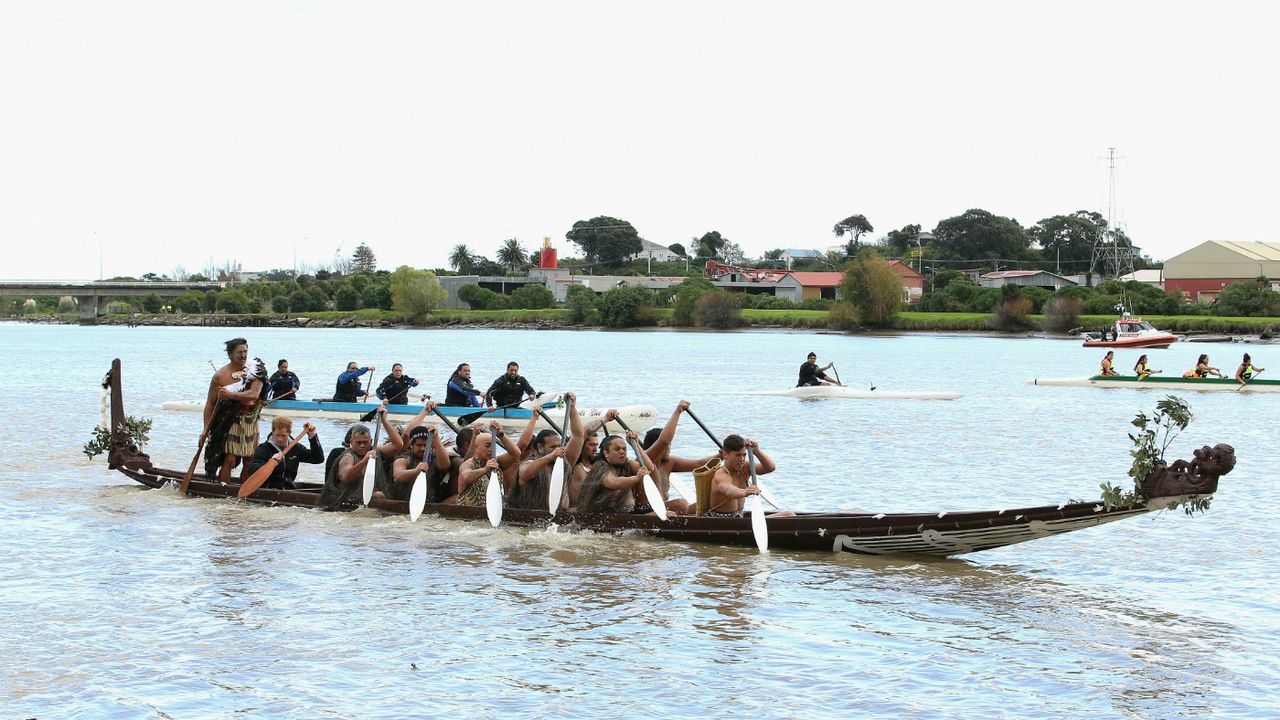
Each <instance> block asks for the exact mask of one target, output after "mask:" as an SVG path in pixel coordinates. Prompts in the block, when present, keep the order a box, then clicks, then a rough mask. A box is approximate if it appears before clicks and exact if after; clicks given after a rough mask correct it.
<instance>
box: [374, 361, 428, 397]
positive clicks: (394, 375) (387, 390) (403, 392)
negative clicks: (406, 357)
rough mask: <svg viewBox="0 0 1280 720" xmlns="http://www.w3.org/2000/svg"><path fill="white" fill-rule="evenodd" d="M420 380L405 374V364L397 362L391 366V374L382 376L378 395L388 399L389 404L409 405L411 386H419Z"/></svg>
mask: <svg viewBox="0 0 1280 720" xmlns="http://www.w3.org/2000/svg"><path fill="white" fill-rule="evenodd" d="M417 386H418V381H417V380H415V379H413V378H411V377H409V376H408V375H405V374H404V366H403V365H401V364H400V363H396V364H395V365H392V366H391V374H390V375H388V376H386V377H384V378H382V384H380V385H378V391H377V392H378V397H379V398H381V399H383V400H386V401H387V404H388V405H408V404H409V388H411V387H417Z"/></svg>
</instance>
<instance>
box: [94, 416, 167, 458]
mask: <svg viewBox="0 0 1280 720" xmlns="http://www.w3.org/2000/svg"><path fill="white" fill-rule="evenodd" d="M121 429H122V430H124V431H125V432H126V433H128V435H129V437H131V438H133V441H134V442H135V443H137V444H138V448H139V449H141V448H142V447H143V446H145V445H146V444H147V441H148V440H150V439H151V434H150V433H151V420H150V419H148V418H139V417H134V416H132V415H129V416H128V417H126V418H125V419H124V424H123V425H122V426H121ZM110 449H111V431H110V430H107V429H105V428H103V427H102V426H101V425H94V426H93V437H92V438H90V440H89V442H87V443H85V444H84V448H83V449H82V450H81V452H83V453H84V454H85V455H87V456H88V457H89V459H90V460H92V459H94V458H96V457H98V456H99V455H101V454H103V453H105V452H107V451H109V450H110Z"/></svg>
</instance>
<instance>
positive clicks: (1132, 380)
mask: <svg viewBox="0 0 1280 720" xmlns="http://www.w3.org/2000/svg"><path fill="white" fill-rule="evenodd" d="M1031 384H1032V385H1048V386H1050V387H1100V388H1129V389H1131V390H1132V389H1136V390H1165V391H1168V390H1199V391H1205V392H1212V391H1217V392H1224V391H1225V392H1241V393H1258V392H1280V380H1263V379H1262V378H1255V379H1253V380H1250V381H1249V382H1248V384H1246V385H1245V386H1244V387H1241V386H1240V383H1239V382H1238V381H1236V380H1235V379H1234V378H1184V377H1180V376H1176V375H1172V376H1169V377H1163V376H1160V375H1148V376H1147V379H1145V380H1139V379H1138V378H1137V376H1136V375H1107V376H1103V375H1094V376H1093V377H1074V378H1036V379H1034V380H1032V381H1031Z"/></svg>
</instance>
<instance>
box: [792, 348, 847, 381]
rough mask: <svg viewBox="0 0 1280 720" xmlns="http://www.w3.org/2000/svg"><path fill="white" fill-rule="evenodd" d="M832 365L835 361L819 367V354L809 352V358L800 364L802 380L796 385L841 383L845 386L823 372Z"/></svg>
mask: <svg viewBox="0 0 1280 720" xmlns="http://www.w3.org/2000/svg"><path fill="white" fill-rule="evenodd" d="M832 365H835V363H833V362H829V363H827V364H826V365H823V366H822V367H818V354H817V353H809V359H808V360H805V362H804V364H803V365H801V366H800V380H799V381H798V382H797V383H796V387H816V386H818V385H839V386H841V387H843V385H840V383H839V382H837V381H835V380H832V379H831V378H829V377H827V375H826V373H824V372H823V370H830V369H831V366H832Z"/></svg>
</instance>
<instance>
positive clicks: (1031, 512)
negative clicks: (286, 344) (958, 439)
mask: <svg viewBox="0 0 1280 720" xmlns="http://www.w3.org/2000/svg"><path fill="white" fill-rule="evenodd" d="M108 386H109V387H110V390H111V420H110V422H111V426H112V428H113V429H115V435H116V437H115V441H114V442H113V449H112V452H111V455H110V457H109V464H110V467H111V468H112V469H114V470H118V471H119V472H121V473H123V474H125V475H127V476H128V477H130V478H132V479H134V480H136V481H138V482H139V483H141V484H143V485H145V486H147V487H149V488H162V487H165V486H173V487H175V488H176V487H177V486H178V483H179V482H180V480H181V479H182V476H183V473H182V472H180V471H177V470H165V469H162V468H157V467H154V466H152V465H151V462H150V459H149V458H147V456H146V455H142V454H140V453H137V452H136V448H130V446H131V445H132V439H131V438H129V437H128V436H127V435H126V434H124V433H123V431H122V430H120V428H121V427H122V426H123V423H124V418H125V414H124V407H123V397H122V392H121V383H120V361H119V360H116V361H115V362H114V363H113V364H112V367H111V373H110V375H109V376H108ZM238 490H239V486H238V485H222V484H221V483H218V482H217V481H212V482H211V481H210V480H209V479H208V478H207V477H206V476H205V475H203V474H201V473H197V474H195V475H194V476H193V478H192V481H191V483H190V485H189V486H188V489H187V494H188V495H192V496H195V497H204V498H226V499H229V500H230V501H233V502H238V500H237V498H236V492H237V491H238ZM319 497H320V496H319V493H318V492H317V491H314V490H310V491H309V490H269V489H266V488H261V489H259V490H258V491H257V492H255V493H254V494H253V495H251V496H249V497H248V498H246V499H245V500H246V501H248V502H252V503H259V504H267V505H287V506H295V507H300V508H316V507H317V506H318V503H319ZM1181 499H1182V498H1181V497H1169V498H1156V499H1154V500H1151V501H1148V502H1147V503H1145V504H1142V505H1137V506H1133V507H1127V508H1111V509H1108V508H1106V507H1104V505H1103V503H1102V501H1100V500H1099V501H1096V502H1085V503H1066V504H1062V505H1046V506H1042V507H1030V508H1011V509H1006V510H990V511H979V512H934V513H901V514H886V513H875V514H872V513H842V512H831V513H823V512H805V513H798V514H796V515H795V516H794V517H778V516H776V515H770V516H769V521H768V526H769V547H770V548H771V549H777V548H786V549H791V550H822V551H828V552H850V553H859V554H865V555H887V554H900V553H908V554H922V555H936V556H943V557H946V556H952V555H961V554H964V553H971V552H977V551H979V550H990V549H991V548H998V547H1004V546H1005V545H1013V544H1016V543H1020V542H1026V541H1028V540H1037V539H1039V538H1045V537H1051V536H1053V535H1061V534H1062V533H1067V532H1071V531H1073V530H1082V529H1084V528H1088V527H1093V526H1095V525H1102V524H1104V523H1109V522H1115V521H1116V520H1123V519H1125V518H1130V517H1135V516H1138V515H1143V514H1146V513H1149V512H1153V511H1155V510H1160V509H1163V508H1166V507H1169V506H1172V505H1174V504H1176V503H1177V502H1178V501H1179V500H1181ZM357 507H359V506H357V505H349V506H345V507H342V508H339V510H355V509H356V508H357ZM369 507H370V508H372V509H373V510H376V511H380V512H383V513H389V514H398V515H407V514H408V513H409V503H408V502H404V501H391V500H374V501H373V502H372V503H371V504H370V505H369ZM424 513H431V514H435V515H438V516H440V517H443V518H449V519H454V520H473V521H481V522H487V520H488V516H487V514H486V512H485V508H483V507H464V506H459V505H440V504H428V505H427V506H426V509H425V510H424ZM502 522H503V523H504V524H506V525H513V526H523V527H542V526H546V525H548V524H550V523H552V522H554V523H556V524H557V525H560V526H573V527H577V528H583V529H588V530H593V531H597V532H621V531H638V532H642V533H647V534H650V535H655V536H657V537H661V538H667V539H670V540H683V541H688V542H703V543H714V544H717V545H740V546H743V547H755V545H756V543H755V539H754V536H753V535H752V532H751V520H750V518H749V517H743V518H712V517H703V516H691V515H672V516H671V517H670V518H669V519H668V520H666V521H663V520H659V519H658V518H657V517H656V516H653V515H612V514H586V513H568V512H564V511H561V512H558V513H556V514H555V515H554V516H552V515H551V513H549V512H546V511H540V510H518V509H515V508H506V509H504V510H503V513H502Z"/></svg>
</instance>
